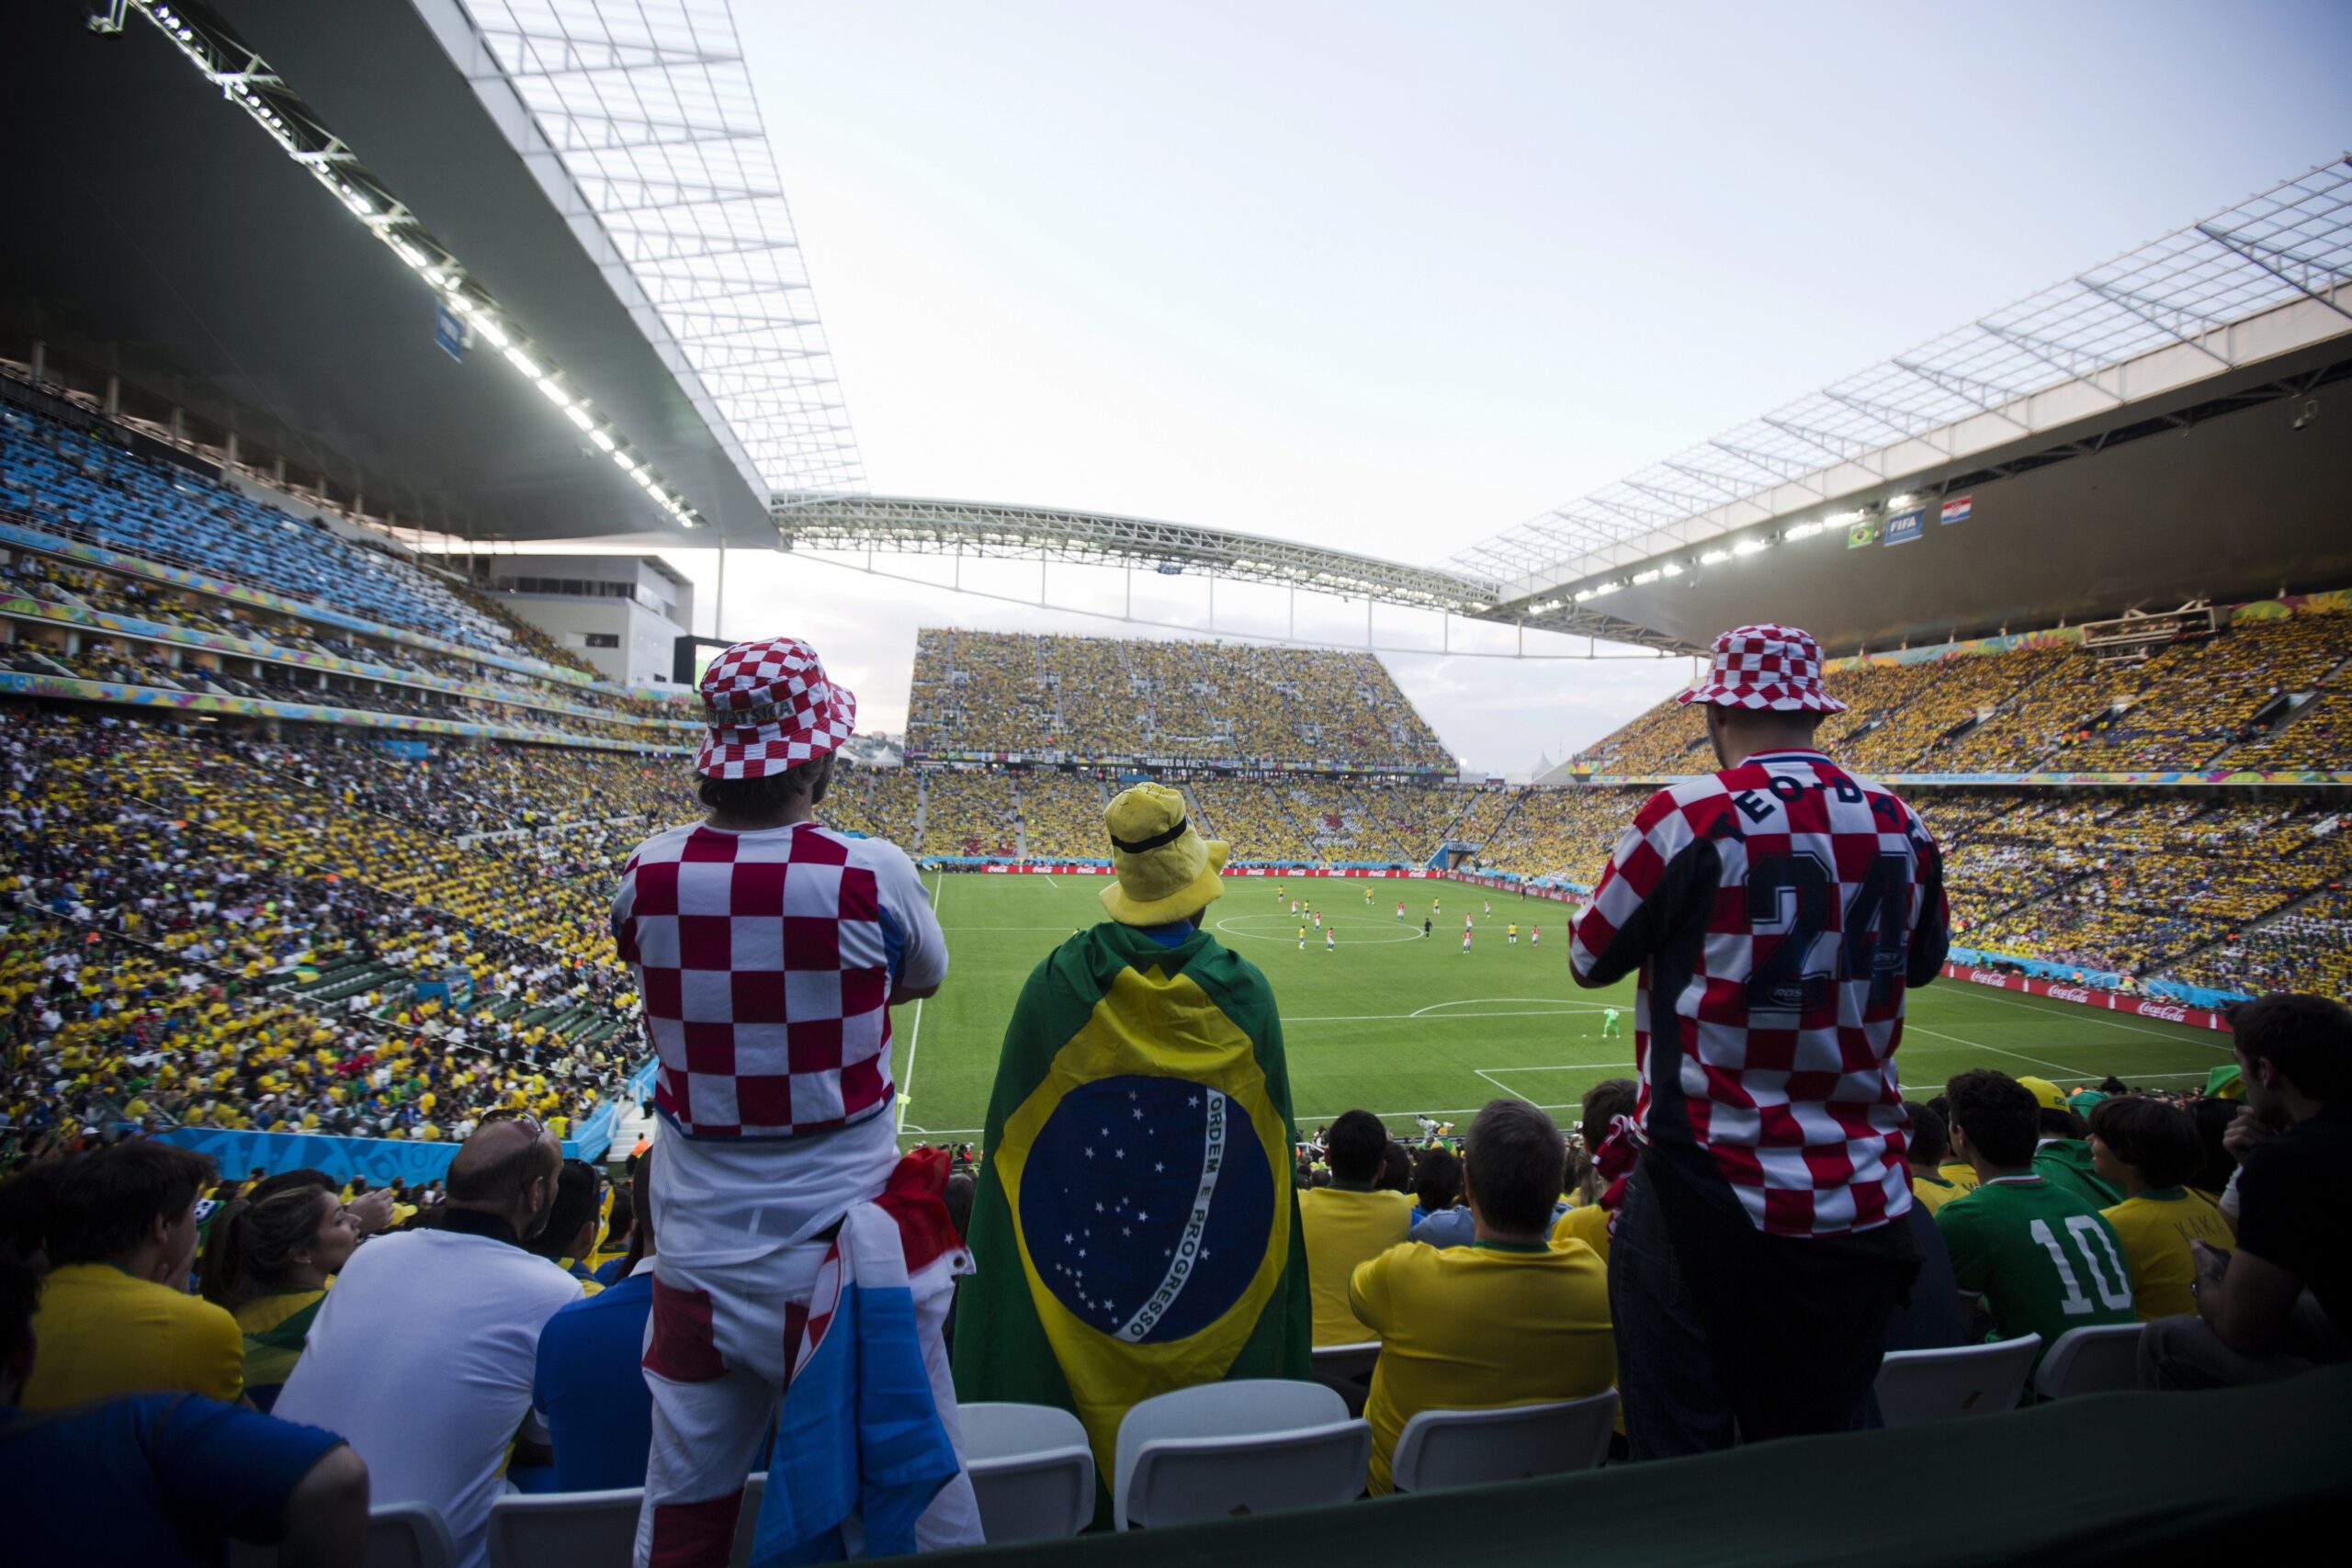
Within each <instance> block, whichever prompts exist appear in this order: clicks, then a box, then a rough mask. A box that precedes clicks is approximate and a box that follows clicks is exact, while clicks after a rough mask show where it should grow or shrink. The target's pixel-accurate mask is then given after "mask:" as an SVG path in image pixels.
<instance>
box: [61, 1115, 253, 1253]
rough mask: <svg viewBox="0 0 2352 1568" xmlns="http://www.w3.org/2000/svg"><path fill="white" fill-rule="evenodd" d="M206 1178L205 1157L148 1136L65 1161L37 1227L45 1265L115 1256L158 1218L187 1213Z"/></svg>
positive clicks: (169, 1218) (210, 1171)
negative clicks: (44, 1216)
mask: <svg viewBox="0 0 2352 1568" xmlns="http://www.w3.org/2000/svg"><path fill="white" fill-rule="evenodd" d="M212 1178H213V1169H212V1160H211V1158H210V1156H206V1155H200V1154H198V1153H197V1152H196V1151H195V1150H194V1149H184V1148H181V1147H180V1146H179V1145H176V1144H159V1143H156V1142H154V1141H153V1140H152V1139H142V1140H141V1141H140V1142H138V1143H133V1144H117V1145H114V1146H113V1147H111V1148H105V1149H100V1150H99V1151H98V1152H97V1153H96V1154H94V1155H89V1156H85V1157H84V1158H82V1159H80V1160H77V1161H75V1162H74V1164H73V1165H72V1166H71V1167H70V1168H68V1169H67V1170H66V1173H65V1177H64V1179H62V1181H60V1182H59V1183H58V1184H57V1190H56V1192H55V1193H54V1194H53V1195H52V1196H51V1201H50V1207H49V1223H48V1224H46V1225H45V1226H44V1227H43V1231H42V1234H43V1235H45V1236H46V1237H47V1239H48V1244H49V1246H48V1250H49V1261H50V1266H51V1268H54V1267H56V1266H57V1265H59V1264H62V1263H104V1262H107V1260H109V1259H111V1258H119V1257H120V1256H121V1255H122V1254H124V1253H126V1252H129V1251H130V1249H131V1248H132V1247H137V1246H138V1245H139V1244H140V1243H141V1241H143V1240H145V1239H146V1237H147V1231H148V1228H149V1227H150V1226H151V1225H153V1224H154V1223H155V1222H156V1221H157V1220H162V1221H164V1223H165V1224H171V1223H174V1222H175V1221H177V1220H178V1219H179V1217H180V1216H181V1215H183V1214H185V1213H187V1211H188V1207H189V1205H191V1204H193V1203H194V1202H195V1201H196V1195H197V1194H198V1193H199V1192H201V1191H203V1190H205V1189H206V1188H207V1187H209V1186H210V1185H211V1184H212Z"/></svg>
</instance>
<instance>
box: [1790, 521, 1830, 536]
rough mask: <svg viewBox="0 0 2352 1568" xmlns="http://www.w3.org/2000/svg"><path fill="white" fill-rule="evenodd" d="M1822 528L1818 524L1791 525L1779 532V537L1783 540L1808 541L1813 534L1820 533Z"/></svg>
mask: <svg viewBox="0 0 2352 1568" xmlns="http://www.w3.org/2000/svg"><path fill="white" fill-rule="evenodd" d="M1822 527H1823V525H1821V524H1819V523H1792V524H1790V525H1788V526H1787V527H1786V528H1783V529H1782V530H1781V538H1783V539H1810V538H1812V537H1813V536H1815V534H1818V533H1820V532H1821V530H1822Z"/></svg>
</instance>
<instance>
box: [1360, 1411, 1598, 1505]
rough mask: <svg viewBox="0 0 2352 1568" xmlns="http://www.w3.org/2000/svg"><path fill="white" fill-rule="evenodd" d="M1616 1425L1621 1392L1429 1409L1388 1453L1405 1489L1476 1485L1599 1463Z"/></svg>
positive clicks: (1392, 1472) (1394, 1478) (1393, 1480)
mask: <svg viewBox="0 0 2352 1568" xmlns="http://www.w3.org/2000/svg"><path fill="white" fill-rule="evenodd" d="M1616 1427H1617V1391H1616V1390H1615V1389H1613V1388H1611V1389H1603V1390H1602V1391H1601V1392H1600V1393H1596V1394H1591V1395H1589V1396H1588V1397H1586V1398H1583V1399H1569V1400H1562V1401H1559V1402H1557V1403H1555V1404H1513V1405H1507V1406H1505V1407H1504V1408H1502V1409H1500V1410H1424V1411H1422V1412H1421V1413H1420V1414H1419V1415H1418V1416H1414V1417H1413V1418H1412V1419H1411V1420H1409V1421H1408V1422H1406V1423H1405V1430H1404V1431H1403V1432H1401V1433H1399V1434H1398V1435H1397V1451H1396V1452H1395V1453H1394V1454H1391V1455H1390V1456H1389V1460H1388V1476H1389V1483H1390V1484H1391V1485H1392V1486H1393V1487H1394V1488H1395V1489H1396V1490H1397V1491H1398V1492H1430V1491H1434V1490H1436V1489H1437V1488H1439V1487H1442V1486H1477V1485H1481V1484H1484V1483H1487V1482H1489V1481H1521V1480H1525V1479H1526V1478H1527V1477H1529V1476H1533V1475H1559V1474H1562V1473H1564V1472H1568V1471H1574V1470H1597V1469H1599V1468H1600V1461H1602V1460H1605V1459H1607V1458H1608V1457H1609V1438H1610V1434H1611V1432H1613V1431H1614V1430H1615V1429H1616Z"/></svg>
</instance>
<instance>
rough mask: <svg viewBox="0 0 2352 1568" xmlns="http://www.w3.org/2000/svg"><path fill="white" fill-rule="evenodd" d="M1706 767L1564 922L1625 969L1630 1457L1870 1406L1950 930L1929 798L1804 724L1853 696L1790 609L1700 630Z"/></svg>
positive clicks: (1641, 822)
mask: <svg viewBox="0 0 2352 1568" xmlns="http://www.w3.org/2000/svg"><path fill="white" fill-rule="evenodd" d="M1680 700H1681V701H1683V702H1686V703H1700V704H1702V705H1704V706H1705V709H1706V716H1707V736H1708V739H1709V740H1710V741H1712V742H1713V746H1714V750H1715V757H1716V760H1717V761H1718V762H1719V763H1721V767H1720V768H1719V769H1718V770H1717V771H1716V772H1715V773H1713V774H1712V775H1710V776H1707V777H1704V778H1695V779H1691V780H1690V781H1688V782H1687V783H1683V784H1676V785H1674V786H1673V787H1672V788H1670V789H1664V790H1660V791H1659V792H1658V793H1657V795H1652V796H1651V797H1650V800H1649V803H1648V804H1647V805H1645V806H1644V807H1642V810H1641V814H1640V815H1639V816H1638V817H1636V818H1634V825H1633V826H1632V827H1631V828H1630V829H1627V830H1626V831H1625V834H1624V836H1623V838H1621V839H1620V840H1618V842H1617V847H1616V850H1615V851H1614V852H1613V853H1612V854H1611V858H1610V863H1609V867H1608V869H1607V870H1606V871H1605V872H1604V873H1603V874H1601V878H1600V886H1597V887H1596V888H1595V889H1594V890H1593V896H1592V902H1591V903H1590V904H1589V906H1588V907H1587V908H1585V909H1584V911H1583V912H1582V913H1581V914H1579V915H1578V916H1577V919H1576V922H1575V924H1574V926H1573V927H1572V928H1571V931H1570V935H1571V942H1570V952H1569V962H1570V964H1572V966H1573V969H1574V973H1575V976H1576V979H1577V984H1579V985H1583V986H1605V985H1609V984H1611V983H1612V982H1614V981H1616V980H1619V979H1622V978H1623V977H1624V976H1627V975H1629V974H1633V973H1634V971H1635V970H1636V969H1638V970H1639V971H1640V975H1641V982H1640V989H1639V990H1638V992H1637V993H1636V997H1635V1000H1634V1059H1635V1062H1636V1064H1637V1065H1638V1067H1639V1070H1640V1076H1641V1093H1640V1100H1639V1104H1638V1105H1637V1106H1636V1108H1635V1111H1634V1118H1635V1121H1636V1122H1637V1123H1638V1124H1639V1128H1640V1133H1641V1136H1642V1138H1643V1140H1644V1145H1645V1152H1644V1154H1643V1156H1642V1159H1641V1163H1640V1165H1639V1166H1638V1167H1636V1168H1635V1170H1634V1175H1633V1176H1632V1178H1631V1179H1630V1180H1629V1183H1628V1186H1627V1189H1626V1192H1625V1197H1624V1201H1623V1204H1622V1205H1621V1206H1620V1208H1619V1210H1618V1216H1617V1220H1616V1225H1615V1231H1614V1236H1613V1240H1612V1244H1611V1253H1610V1269H1609V1296H1610V1305H1611V1312H1612V1314H1613V1315H1614V1317H1615V1319H1616V1328H1617V1354H1618V1361H1619V1368H1620V1377H1621V1382H1622V1386H1623V1394H1624V1401H1625V1427H1626V1435H1627V1438H1628V1439H1629V1441H1630V1442H1631V1444H1632V1448H1633V1454H1634V1458H1635V1459H1637V1460H1640V1459H1659V1458H1666V1457H1669V1456H1672V1455H1677V1454H1686V1453H1697V1452H1703V1451H1706V1450H1714V1449H1723V1448H1728V1447H1730V1446H1731V1444H1732V1442H1733V1440H1734V1437H1735V1435H1737V1436H1738V1437H1740V1438H1745V1439H1746V1440H1747V1441H1749V1442H1755V1441H1759V1440H1762V1439H1765V1438H1778V1437H1785V1436H1791V1435H1794V1434H1800V1433H1811V1432H1836V1431H1843V1430H1847V1429H1849V1428H1851V1427H1856V1426H1860V1425H1861V1424H1863V1422H1864V1421H1865V1420H1866V1419H1868V1416H1869V1413H1870V1404H1869V1395H1870V1390H1871V1382H1872V1380H1873V1379H1874V1378H1875V1377H1876V1376H1877V1374H1878V1365H1879V1355H1880V1348H1881V1346H1882V1344H1883V1340H1884V1337H1885V1333H1886V1324H1887V1319H1888V1317H1889V1315H1890V1314H1892V1312H1893V1311H1894V1307H1895V1305H1896V1303H1897V1302H1898V1301H1899V1300H1900V1299H1901V1298H1902V1297H1903V1296H1904V1294H1905V1292H1906V1291H1907V1290H1908V1289H1909V1286H1910V1282H1911V1280H1912V1277H1913V1275H1914V1274H1915V1273H1916V1272H1917V1268H1918V1261H1919V1260H1918V1257H1917V1253H1916V1251H1915V1250H1914V1248H1913V1245H1912V1241H1911V1236H1910V1230H1909V1226H1908V1224H1907V1223H1906V1222H1905V1213H1907V1211H1908V1210H1909V1208H1910V1206H1911V1183H1910V1174H1909V1171H1908V1169H1907V1168H1906V1166H1905V1159H1904V1154H1905V1138H1906V1134H1907V1133H1908V1122H1907V1119H1906V1116H1905V1111H1904V1109H1903V1097H1902V1094H1901V1092H1900V1089H1899V1088H1898V1085H1897V1082H1896V1078H1895V1073H1894V1051H1895V1047H1896V1045H1897V1044H1898V1043H1900V1041H1901V1040H1902V1037H1903V1002H1904V996H1905V992H1906V991H1907V990H1908V988H1909V987H1914V986H1923V985H1926V984H1927V983H1928V981H1930V980H1932V979H1934V978H1935V976H1936V975H1937V973H1938V971H1939V969H1940V967H1941V966H1942V964H1943V961H1944V952H1945V948H1946V946H1947V945H1948V942H1949V925H1948V915H1947V912H1946V908H1945V904H1944V891H1943V871H1942V857H1941V855H1940V853H1939V851H1938V850H1937V848H1936V843H1935V840H1933V839H1931V838H1929V837H1928V830H1927V829H1926V827H1925V826H1924V825H1922V823H1921V822H1920V820H1919V817H1918V814H1917V812H1915V811H1913V810H1912V809H1911V807H1909V806H1908V805H1906V804H1905V802H1904V801H1903V800H1901V799H1900V798H1899V797H1897V796H1896V795H1893V794H1891V793H1889V792H1888V791H1887V790H1885V789H1883V788H1882V787H1880V786H1879V785H1877V784H1871V783H1868V782H1866V781H1863V780H1860V779H1857V778H1855V777H1854V776H1853V775H1852V774H1850V773H1847V772H1846V771H1845V770H1844V769H1842V768H1840V767H1839V766H1838V764H1837V763H1835V762H1833V761H1830V760H1829V758H1828V757H1827V756H1826V755H1824V754H1823V753H1822V752H1821V751H1820V750H1817V749H1816V748H1815V745H1814V743H1813V736H1814V730H1815V727H1816V726H1817V725H1818V724H1819V723H1820V722H1821V719H1822V717H1823V716H1825V715H1827V714H1832V713H1838V712H1841V711H1843V710H1844V708H1845V706H1846V705H1845V704H1844V703H1841V702H1839V701H1838V699H1837V698H1835V697H1832V696H1830V695H1828V694H1826V692H1824V691H1823V690H1822V685H1821V649H1819V647H1818V646H1816V645H1815V642H1814V640H1813V638H1812V637H1808V636H1806V635H1805V634H1804V632H1801V631H1798V630H1796V629H1794V628H1793V627H1790V626H1741V627H1739V628H1738V629H1737V630H1735V631H1730V632H1726V633H1724V635H1723V636H1722V637H1717V638H1716V639H1715V646H1714V665H1713V671H1712V672H1711V674H1710V676H1709V678H1708V679H1707V680H1706V681H1705V682H1702V684H1700V685H1698V686H1696V687H1694V688H1692V689H1691V690H1690V691H1688V692H1685V693H1684V694H1682V696H1681V699H1680Z"/></svg>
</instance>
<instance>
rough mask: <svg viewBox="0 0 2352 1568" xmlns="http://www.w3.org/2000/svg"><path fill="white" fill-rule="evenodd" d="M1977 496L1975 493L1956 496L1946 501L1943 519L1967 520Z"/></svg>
mask: <svg viewBox="0 0 2352 1568" xmlns="http://www.w3.org/2000/svg"><path fill="white" fill-rule="evenodd" d="M1975 502H1976V498H1975V497H1974V496H1973V495H1962V496H1956V497H1954V498H1953V499H1952V500H1951V501H1947V502H1944V509H1943V521H1945V522H1946V523H1965V522H1967V521H1968V513H1969V511H1970V509H1971V508H1972V507H1973V506H1974V504H1975Z"/></svg>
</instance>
